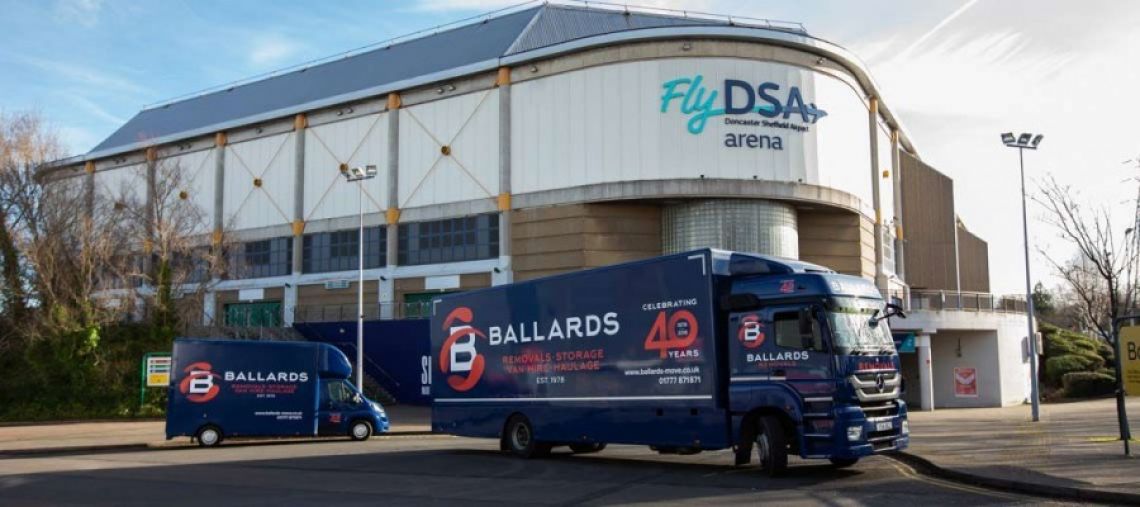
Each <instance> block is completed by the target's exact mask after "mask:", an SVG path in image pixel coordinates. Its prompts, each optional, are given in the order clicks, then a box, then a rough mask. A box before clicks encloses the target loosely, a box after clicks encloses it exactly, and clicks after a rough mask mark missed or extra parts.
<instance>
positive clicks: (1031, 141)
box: [1001, 132, 1043, 422]
mask: <svg viewBox="0 0 1140 507" xmlns="http://www.w3.org/2000/svg"><path fill="white" fill-rule="evenodd" d="M1042 137H1043V136H1041V135H1040V134H1038V135H1037V137H1033V134H1027V133H1022V134H1021V136H1020V137H1014V135H1013V133H1012V132H1008V133H1004V134H1002V135H1001V140H1002V143H1003V144H1005V145H1006V147H1009V148H1017V161H1018V167H1020V169H1021V235H1022V239H1023V244H1022V246H1023V247H1024V250H1025V321H1026V329H1027V330H1028V334H1027V335H1026V339H1027V340H1028V341H1029V375H1030V377H1031V378H1030V379H1029V380H1030V381H1029V385H1030V388H1029V391H1030V399H1029V401H1030V405H1031V406H1032V412H1033V422H1037V421H1040V420H1041V414H1040V406H1039V404H1040V399H1039V398H1040V397H1041V396H1040V394H1039V393H1040V392H1041V391H1040V387H1039V385H1038V381H1037V333H1034V332H1033V282H1032V277H1030V273H1029V213H1028V212H1027V211H1026V205H1025V150H1026V149H1027V148H1028V149H1030V150H1036V149H1037V145H1038V144H1040V143H1041V138H1042Z"/></svg>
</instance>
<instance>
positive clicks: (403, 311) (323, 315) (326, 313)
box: [292, 301, 431, 322]
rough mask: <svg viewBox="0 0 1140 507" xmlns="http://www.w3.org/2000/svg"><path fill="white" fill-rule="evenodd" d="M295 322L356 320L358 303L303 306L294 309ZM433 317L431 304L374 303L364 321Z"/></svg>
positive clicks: (365, 311) (368, 306)
mask: <svg viewBox="0 0 1140 507" xmlns="http://www.w3.org/2000/svg"><path fill="white" fill-rule="evenodd" d="M292 310H293V322H342V321H354V320H356V316H357V311H358V306H357V304H356V303H348V304H340V305H301V306H297V307H294V308H293V309H292ZM429 317H431V302H430V301H422V302H414V303H373V304H370V305H364V320H404V319H426V318H429Z"/></svg>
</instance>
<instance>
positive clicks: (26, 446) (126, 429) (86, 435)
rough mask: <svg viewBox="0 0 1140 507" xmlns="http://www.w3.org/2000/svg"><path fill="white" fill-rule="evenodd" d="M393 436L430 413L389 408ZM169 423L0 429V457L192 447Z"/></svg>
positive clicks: (423, 428) (422, 424)
mask: <svg viewBox="0 0 1140 507" xmlns="http://www.w3.org/2000/svg"><path fill="white" fill-rule="evenodd" d="M387 411H388V419H389V423H390V426H391V427H390V430H389V432H390V433H418V432H429V431H431V409H430V408H427V407H412V406H402V405H397V406H394V407H387ZM165 431H166V422H165V421H162V420H156V421H111V422H75V423H43V424H34V425H21V426H0V457H3V456H5V455H19V454H23V453H33V452H35V453H39V452H63V451H82V450H87V449H114V448H124V449H128V448H135V447H169V446H182V445H189V439H186V438H176V439H174V440H171V441H167V440H166V434H165Z"/></svg>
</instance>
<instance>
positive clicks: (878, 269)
mask: <svg viewBox="0 0 1140 507" xmlns="http://www.w3.org/2000/svg"><path fill="white" fill-rule="evenodd" d="M867 125H868V130H869V131H870V132H871V135H870V139H869V142H870V143H871V201H872V206H874V208H875V286H876V287H878V288H879V292H880V293H882V295H883V298H884V299H889V297H890V294H889V289H890V287H889V286H888V285H887V274H886V272H884V271H883V203H882V196H881V195H880V194H881V192H880V189H879V185H880V181H879V180H880V178H881V176H880V175H879V98H878V97H871V100H870V102H869V108H868V115H867Z"/></svg>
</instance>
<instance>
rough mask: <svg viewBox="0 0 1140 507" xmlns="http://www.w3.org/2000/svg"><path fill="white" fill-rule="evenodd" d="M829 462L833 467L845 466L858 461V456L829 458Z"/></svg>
mask: <svg viewBox="0 0 1140 507" xmlns="http://www.w3.org/2000/svg"><path fill="white" fill-rule="evenodd" d="M830 461H831V464H832V465H834V466H835V468H847V467H849V466H852V465H854V464H856V463H858V462H859V458H831V460H830Z"/></svg>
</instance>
